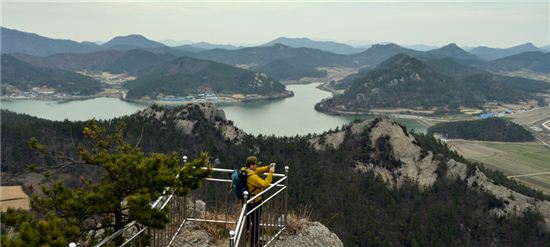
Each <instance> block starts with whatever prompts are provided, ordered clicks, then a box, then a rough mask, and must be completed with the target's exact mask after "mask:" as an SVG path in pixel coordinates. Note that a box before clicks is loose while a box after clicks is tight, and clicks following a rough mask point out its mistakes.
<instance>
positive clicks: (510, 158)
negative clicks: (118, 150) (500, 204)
mask: <svg viewBox="0 0 550 247" xmlns="http://www.w3.org/2000/svg"><path fill="white" fill-rule="evenodd" d="M448 145H449V147H450V148H451V149H454V150H457V151H458V152H459V153H460V154H462V155H463V156H464V157H465V158H467V159H471V160H477V161H480V162H483V163H484V164H485V165H486V166H487V167H489V168H493V169H497V170H500V171H502V172H503V173H504V174H505V175H506V176H516V175H525V174H532V173H544V172H550V149H549V148H547V147H545V146H544V145H542V144H541V143H540V142H529V143H503V142H481V141H466V140H452V141H449V142H448ZM514 179H516V180H517V181H519V182H522V183H524V184H525V185H527V186H531V187H532V188H535V189H538V190H541V191H543V192H544V193H546V194H550V174H542V175H532V176H522V177H517V178H514Z"/></svg>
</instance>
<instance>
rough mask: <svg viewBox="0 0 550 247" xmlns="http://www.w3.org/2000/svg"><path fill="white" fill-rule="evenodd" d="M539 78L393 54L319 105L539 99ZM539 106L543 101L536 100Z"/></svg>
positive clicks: (336, 108) (347, 108) (342, 107)
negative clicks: (508, 75)
mask: <svg viewBox="0 0 550 247" xmlns="http://www.w3.org/2000/svg"><path fill="white" fill-rule="evenodd" d="M548 90H550V85H548V83H545V82H541V81H535V80H529V79H524V78H516V77H506V76H499V75H494V74H491V73H488V72H485V71H482V70H478V69H475V68H472V67H468V66H465V65H462V64H459V63H457V62H455V61H453V60H452V59H448V58H447V59H438V60H432V61H428V62H422V61H420V60H418V59H416V58H414V57H411V56H408V55H405V54H398V55H395V56H393V57H391V58H389V59H387V60H386V61H384V62H382V63H380V64H379V65H378V66H377V67H376V69H374V70H370V71H368V72H366V73H364V76H362V77H359V78H356V79H354V80H353V83H352V84H351V86H350V87H349V89H348V90H346V92H345V93H344V94H343V95H339V96H336V97H334V98H332V99H330V100H328V101H324V102H321V103H319V104H318V105H317V106H316V108H317V109H318V110H321V111H329V112H330V111H332V112H367V111H368V110H369V109H372V108H380V107H382V108H383V107H397V108H424V109H433V108H436V107H437V108H452V106H453V105H455V106H456V105H460V106H467V107H480V106H482V105H483V104H485V103H487V102H492V101H496V102H509V103H512V102H514V103H517V102H520V101H525V100H539V99H540V97H538V96H536V95H535V93H537V92H539V93H540V92H544V91H548ZM539 102H540V103H541V104H543V102H544V101H543V100H539Z"/></svg>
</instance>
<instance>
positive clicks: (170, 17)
mask: <svg viewBox="0 0 550 247" xmlns="http://www.w3.org/2000/svg"><path fill="white" fill-rule="evenodd" d="M549 13H550V3H549V1H547V0H544V1H540V0H539V1H533V2H526V1H513V0H501V1H485V2H479V1H457V0H448V1H435V0H432V1H429V0H427V1H406V2H403V1H392V0H390V1H317V0H310V1H280V0H278V1H277V0H270V1H269V0H268V1H231V0H225V1H200V2H199V1H155V2H151V1H139V2H136V1H124V0H123V1H120V0H119V1H109V2H105V1H101V0H100V1H93V2H90V1H64V0H57V1H40V2H38V1H32V2H29V1H2V26H4V27H7V28H13V29H17V30H21V31H26V32H32V33H37V34H39V35H42V36H47V37H51V38H63V39H72V40H76V41H108V40H110V39H111V38H113V37H115V36H119V35H128V34H142V35H144V36H146V37H147V38H150V39H153V40H187V41H195V42H198V41H206V42H210V43H217V44H240V45H253V44H261V43H265V42H268V41H270V40H272V39H275V38H277V37H281V36H285V37H308V38H311V39H316V40H332V41H338V42H348V43H351V44H362V43H365V44H369V43H376V42H394V43H398V44H402V45H413V44H426V45H437V46H441V45H445V44H448V43H457V44H458V45H461V46H478V45H484V46H491V47H509V46H513V45H517V44H522V43H526V42H533V43H534V44H535V45H538V46H542V45H547V44H549V43H550V40H549V39H550V27H549V25H550V17H549V15H550V14H549Z"/></svg>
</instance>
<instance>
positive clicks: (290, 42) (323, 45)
mask: <svg viewBox="0 0 550 247" xmlns="http://www.w3.org/2000/svg"><path fill="white" fill-rule="evenodd" d="M275 44H283V45H286V46H289V47H294V48H300V47H305V48H313V49H319V50H323V51H329V52H332V53H336V54H344V55H349V54H354V53H359V52H362V51H364V50H365V49H364V48H356V47H353V46H351V45H348V44H344V43H338V42H333V41H315V40H311V39H308V38H286V37H279V38H276V39H274V40H272V41H269V42H267V43H265V44H263V45H262V46H273V45H275Z"/></svg>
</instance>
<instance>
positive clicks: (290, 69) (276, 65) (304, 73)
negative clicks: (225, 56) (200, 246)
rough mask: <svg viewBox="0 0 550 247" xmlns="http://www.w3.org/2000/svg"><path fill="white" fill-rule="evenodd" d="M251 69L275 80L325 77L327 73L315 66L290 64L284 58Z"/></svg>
mask: <svg viewBox="0 0 550 247" xmlns="http://www.w3.org/2000/svg"><path fill="white" fill-rule="evenodd" d="M251 69H253V70H257V71H261V72H264V73H266V74H268V75H269V76H271V77H273V78H274V79H276V80H298V79H300V78H303V77H326V76H327V73H326V72H325V71H321V70H318V69H315V68H307V67H305V68H303V67H300V66H296V65H292V64H291V63H289V62H287V61H284V60H275V61H273V62H270V63H268V64H264V65H262V66H259V67H254V68H251Z"/></svg>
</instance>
